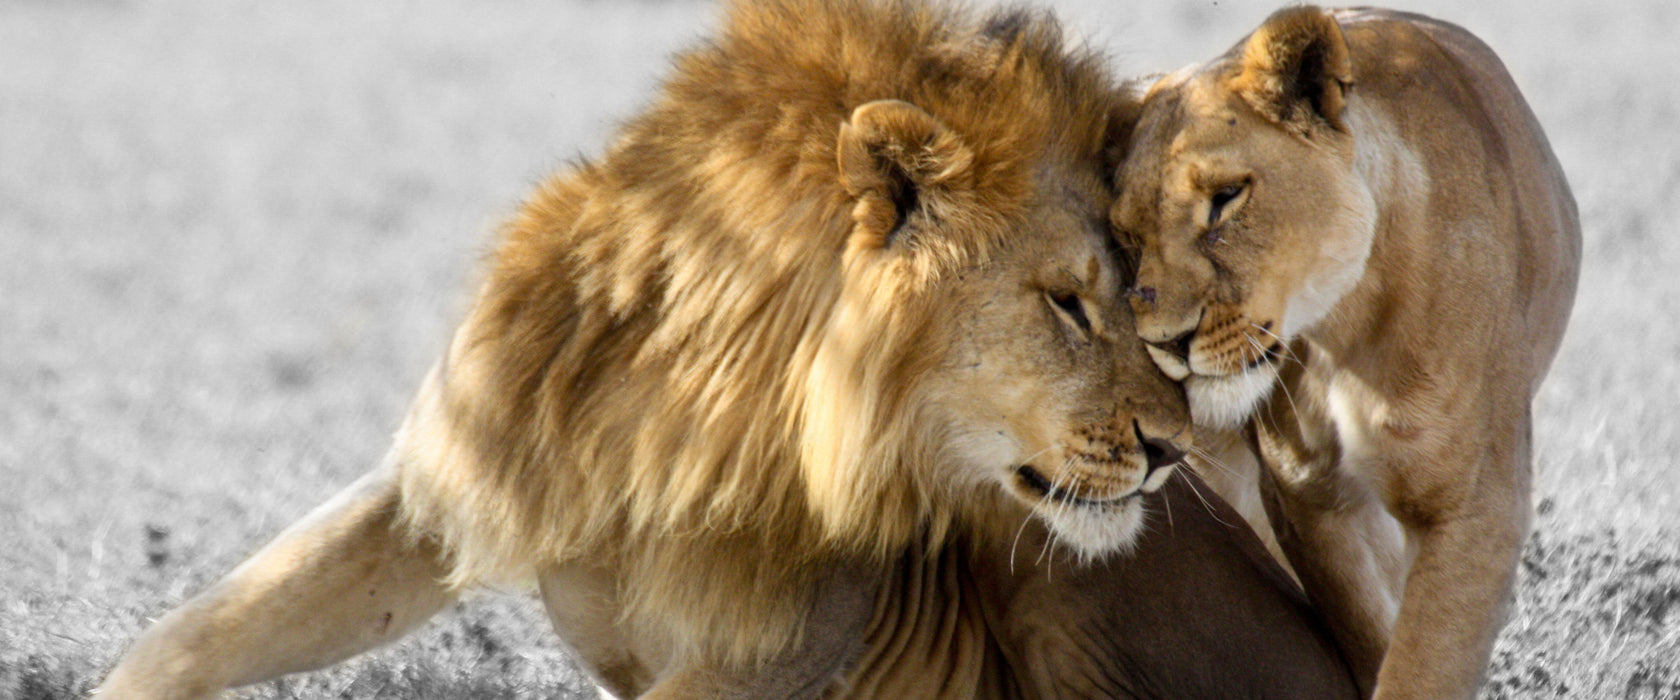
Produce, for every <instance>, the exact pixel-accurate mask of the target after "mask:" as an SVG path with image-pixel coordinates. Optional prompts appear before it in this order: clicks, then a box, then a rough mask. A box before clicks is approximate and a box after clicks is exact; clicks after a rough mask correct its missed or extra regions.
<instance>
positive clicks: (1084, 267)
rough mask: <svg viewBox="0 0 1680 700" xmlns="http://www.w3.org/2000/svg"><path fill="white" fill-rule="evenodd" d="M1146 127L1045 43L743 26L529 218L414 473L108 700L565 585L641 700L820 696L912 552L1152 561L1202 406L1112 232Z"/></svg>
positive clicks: (452, 373) (986, 25)
mask: <svg viewBox="0 0 1680 700" xmlns="http://www.w3.org/2000/svg"><path fill="white" fill-rule="evenodd" d="M1120 94H1121V93H1120V92H1118V91H1117V90H1116V89H1115V88H1114V85H1113V83H1112V81H1111V80H1110V79H1109V77H1108V75H1107V73H1106V69H1105V68H1104V65H1103V62H1102V60H1101V59H1100V57H1099V56H1097V55H1095V54H1094V53H1091V52H1087V51H1083V50H1079V49H1073V48H1069V47H1068V46H1067V45H1066V44H1065V43H1064V42H1063V41H1062V40H1061V38H1060V34H1059V33H1058V32H1057V31H1056V29H1055V26H1054V24H1053V23H1051V22H1050V21H1049V20H1047V19H1045V18H1042V17H1039V16H1037V15H1033V14H1031V13H1027V14H1013V15H1010V14H1005V15H1000V16H997V17H994V18H992V19H991V20H986V21H978V20H976V19H973V18H969V17H968V16H966V15H964V14H962V12H961V11H959V10H958V9H956V8H950V7H944V6H937V5H927V6H924V5H915V4H909V3H898V2H873V1H869V0H824V1H822V2H795V1H794V0H773V1H769V2H745V1H742V2H736V3H734V4H733V5H732V6H731V9H730V11H729V12H728V19H727V21H726V24H725V27H724V28H723V30H722V31H721V35H720V36H719V37H718V38H717V39H716V40H714V41H713V42H711V43H709V44H706V45H703V46H701V47H699V48H696V49H694V50H691V51H689V52H687V53H685V54H682V55H680V56H679V57H678V58H677V59H676V60H675V66H674V76H673V77H671V78H670V79H669V80H668V81H667V82H666V83H665V84H664V86H663V89H662V91H661V93H660V95H659V97H658V98H657V99H656V101H655V102H654V103H653V104H652V105H651V106H650V107H649V109H648V110H647V112H646V113H644V114H643V115H642V116H640V117H638V118H636V119H634V120H633V121H631V122H630V123H628V124H627V125H626V126H625V128H624V130H623V131H622V133H621V135H620V137H619V138H618V139H617V141H616V142H615V143H614V144H613V145H612V146H611V147H610V148H609V149H608V150H607V151H606V153H605V154H604V155H602V156H601V157H600V158H599V159H598V160H596V161H594V162H587V163H582V164H579V165H577V166H576V167H573V168H570V169H569V170H567V171H566V172H563V173H561V174H559V175H557V176H555V177H553V178H551V179H549V180H547V181H546V182H544V183H543V184H541V185H540V186H539V187H538V188H537V190H536V191H535V193H533V194H532V195H531V196H530V197H529V199H528V200H527V201H526V202H525V203H524V205H523V206H522V207H521V208H520V209H519V211H518V212H517V214H516V215H514V216H513V218H512V220H511V221H510V222H509V223H508V224H506V226H505V227H504V228H503V230H502V231H501V232H500V237H499V241H498V243H497V244H496V245H495V248H494V252H493V254H492V256H491V260H490V261H489V262H488V264H487V271H486V273H485V279H484V281H483V283H482V285H481V287H480V289H479V291H478V293H477V296H476V299H475V301H474V302H473V305H472V307H471V309H470V311H469V312H468V313H467V315H466V317H465V319H464V320H463V322H462V324H461V325H460V327H459V329H458V330H457V331H456V333H455V335H454V337H453V340H452V342H451V344H450V345H449V347H448V349H447V350H446V353H445V356H444V357H443V359H442V360H441V361H440V362H439V363H438V364H437V365H436V366H435V367H434V368H433V370H432V371H431V373H430V374H429V375H428V377H427V379H426V380H425V382H424V384H423V386H422V388H421V390H420V391H419V394H418V396H417V398H416V399H415V401H414V403H413V404H412V407H411V408H410V410H409V413H408V414H407V416H406V418H405V420H404V422H403V425H402V427H401V428H400V430H399V431H398V433H397V435H396V436H395V441H394V445H393V447H392V448H391V450H390V452H389V453H388V456H387V458H386V459H385V461H384V462H383V463H382V464H381V465H380V466H379V467H378V468H376V469H375V470H373V471H372V472H370V473H369V474H368V475H366V476H364V477H363V478H362V479H360V480H359V481H358V482H356V483H355V484H354V485H352V486H350V487H349V488H347V489H346V490H345V491H343V492H342V493H340V494H339V495H337V496H335V497H334V498H333V499H331V500H330V501H329V502H327V503H326V504H324V505H322V506H320V507H319V508H317V509H316V510H315V511H313V512H312V513H310V514H309V515H308V516H306V517H305V518H304V519H303V520H301V521H300V522H298V523H296V524H294V525H292V526H291V527H289V528H288V529H287V530H286V531H285V532H283V533H282V534H281V535H280V536H279V537H278V538H277V539H276V540H275V541H274V542H273V543H271V544H269V545H267V546H266V547H265V548H263V549H262V550H260V551H259V552H257V553H256V554H255V555H253V557H252V558H251V559H249V560H248V561H246V562H245V563H243V564H241V565H240V566H239V567H238V568H236V569H235V570H234V571H233V572H231V573H230V574H229V575H228V576H227V577H226V578H224V579H222V580H221V581H219V582H217V583H216V584H214V585H213V586H212V587H211V588H209V589H208V590H206V591H205V592H203V593H201V594H199V595H198V596H197V597H195V598H193V599H191V600H189V601H187V602H186V603H185V604H184V605H182V606H181V607H180V608H179V609H177V610H175V611H173V612H171V613H170V614H168V615H167V616H165V617H164V618H162V619H161V620H159V621H158V622H157V624H156V625H155V626H153V627H152V628H151V629H150V630H148V631H147V632H146V633H144V634H143V635H142V637H141V638H140V639H138V640H137V641H136V642H135V644H134V645H133V647H132V648H131V649H130V650H129V651H128V653H127V654H126V655H125V657H124V658H123V660H122V661H120V662H119V664H118V666H117V667H116V668H115V669H114V670H113V671H112V672H111V674H110V675H109V677H108V678H107V680H106V682H105V684H104V690H103V693H104V694H105V696H107V697H118V698H137V697H205V696H211V695H214V694H216V693H217V692H219V691H220V690H221V689H223V688H227V687H230V686H235V685H240V684H246V683H250V682H254V681H257V680H261V679H264V678H269V677H273V676H276V675H279V674H283V673H288V672H293V671H297V670H302V669H307V668H314V667H319V666H322V665H326V664H329V663H333V662H335V661H338V660H340V659H343V658H346V657H348V656H350V655H353V654H356V653H359V652H361V651H363V650H365V649H368V648H371V647H373V646H375V645H378V644H382V643H384V642H387V641H390V640H392V639H394V638H396V637H399V636H401V635H402V634H404V633H405V632H407V631H408V630H410V629H413V628H414V627H415V626H416V625H418V624H419V623H421V622H422V621H424V620H426V619H427V618H429V617H430V616H431V615H432V614H433V613H434V612H435V611H437V610H438V609H440V608H441V607H442V606H444V605H446V604H448V603H449V602H450V601H452V600H453V599H455V597H456V596H457V595H459V594H460V593H461V592H462V591H465V590H468V589H471V588H473V587H476V586H480V585H484V584H488V583H496V582H505V581H515V582H517V581H522V580H531V579H534V580H535V581H536V582H537V585H538V587H539V588H540V591H541V594H542V597H543V600H544V602H545V604H546V606H547V608H548V610H549V612H550V616H551V618H552V622H553V624H554V626H555V628H556V630H557V631H558V632H559V633H560V636H561V637H562V638H563V639H564V640H565V641H566V642H567V644H568V645H570V646H571V647H572V648H573V650H574V651H575V652H576V654H577V656H578V657H579V658H580V659H581V660H582V661H583V663H584V665H585V666H586V667H587V668H588V670H589V671H590V672H591V673H592V674H593V676H594V677H595V678H596V679H597V681H598V682H599V683H600V684H601V685H602V686H603V687H604V688H605V689H606V690H608V691H610V692H611V693H614V694H617V695H621V696H641V697H717V696H753V697H789V696H791V697H811V696H815V695H820V694H823V693H827V692H829V689H830V688H831V687H833V686H835V684H836V683H840V684H842V686H843V685H844V683H845V681H846V678H845V677H844V676H845V674H843V673H842V671H845V672H846V673H850V674H851V676H850V678H852V679H858V678H863V677H864V676H866V675H868V673H869V669H868V668H867V664H865V665H864V666H857V667H854V666H853V661H854V660H856V659H860V658H864V657H865V656H866V655H867V654H868V653H869V649H868V648H867V645H866V644H865V641H866V640H869V639H878V638H879V636H878V635H877V634H876V633H877V632H880V627H879V625H876V626H875V627H873V628H872V627H871V622H872V621H874V620H881V619H890V618H891V616H892V614H893V612H892V611H893V610H895V609H897V608H895V607H894V606H896V605H897V604H898V602H899V601H902V600H905V599H904V598H899V597H897V596H899V595H900V594H902V593H903V591H901V590H899V589H898V588H895V587H894V586H891V585H886V584H884V583H883V581H885V580H886V579H887V578H889V577H890V574H891V572H892V571H894V570H895V567H898V566H900V563H901V562H902V561H903V560H904V557H905V556H914V557H915V558H914V559H913V561H921V560H922V559H923V558H927V559H934V558H937V557H938V556H941V553H942V552H945V551H946V549H945V545H946V544H947V543H948V542H951V541H956V540H957V539H958V538H962V537H966V536H970V535H971V534H973V533H994V534H993V535H991V536H992V537H993V538H994V540H995V538H1001V537H1003V536H1007V535H1008V534H1012V533H1017V532H1020V531H1021V527H1022V525H1023V523H1024V522H1037V523H1040V524H1042V526H1043V527H1044V528H1045V531H1046V533H1048V538H1049V540H1050V541H1052V542H1053V543H1054V545H1055V546H1059V547H1062V548H1063V549H1064V551H1067V552H1072V553H1074V554H1075V555H1076V556H1075V559H1076V560H1082V561H1097V560H1099V559H1101V558H1102V557H1103V556H1104V555H1106V554H1109V553H1113V552H1118V551H1123V550H1125V549H1126V548H1127V547H1128V545H1130V544H1131V543H1132V542H1133V541H1134V540H1135V539H1136V538H1137V536H1138V534H1139V532H1140V530H1141V527H1142V524H1143V522H1144V520H1145V511H1146V507H1145V505H1144V503H1143V501H1144V498H1143V497H1144V496H1145V495H1147V494H1150V493H1152V492H1155V491H1157V490H1159V489H1160V488H1161V487H1162V485H1163V484H1164V483H1165V482H1166V481H1167V480H1168V479H1169V478H1170V477H1171V476H1172V474H1173V465H1174V464H1175V463H1176V462H1177V461H1178V458H1179V455H1181V454H1182V453H1183V450H1184V449H1185V447H1186V445H1187V441H1188V432H1187V430H1186V427H1187V424H1188V413H1187V409H1186V407H1185V404H1184V398H1183V393H1182V390H1181V389H1180V388H1179V387H1177V386H1176V385H1175V384H1174V383H1172V382H1171V381H1170V380H1168V379H1167V378H1166V377H1164V376H1162V375H1161V373H1160V372H1159V371H1158V370H1157V369H1156V368H1155V367H1154V364H1153V362H1152V361H1151V360H1150V358H1149V356H1148V354H1147V352H1146V351H1145V350H1144V348H1143V345H1142V343H1141V341H1139V340H1138V338H1137V329H1136V328H1135V327H1134V325H1133V320H1132V315H1131V312H1130V310H1129V309H1128V308H1127V306H1126V303H1125V302H1124V298H1123V296H1122V295H1121V291H1122V289H1123V287H1124V286H1125V282H1126V280H1125V279H1123V270H1122V262H1121V258H1120V256H1119V255H1118V251H1117V249H1116V247H1115V245H1114V242H1113V240H1112V237H1111V236H1110V235H1109V234H1108V231H1107V225H1106V211H1107V209H1108V207H1109V205H1110V203H1111V201H1112V199H1113V190H1112V183H1111V180H1110V177H1111V171H1112V169H1113V168H1114V166H1115V163H1114V161H1113V155H1114V149H1113V148H1112V146H1113V144H1114V143H1116V142H1117V139H1118V136H1117V133H1118V130H1120V129H1122V128H1124V127H1125V126H1126V125H1128V124H1129V122H1128V119H1129V116H1130V115H1132V114H1133V112H1134V108H1135V103H1131V102H1128V101H1127V100H1125V99H1123V98H1121V97H1119V95H1120ZM996 533H1002V534H996ZM975 536H980V535H975ZM994 540H988V541H989V542H990V541H994ZM1046 546H1050V545H1046ZM917 552H920V553H921V554H916V555H907V554H906V553H917ZM871 630H874V631H873V632H872V631H871ZM888 636H889V637H890V636H891V635H890V634H889V635H888Z"/></svg>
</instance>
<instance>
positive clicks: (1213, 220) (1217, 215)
mask: <svg viewBox="0 0 1680 700" xmlns="http://www.w3.org/2000/svg"><path fill="white" fill-rule="evenodd" d="M1244 187H1245V185H1243V184H1235V185H1226V186H1224V187H1221V188H1219V189H1218V190H1216V191H1214V193H1213V199H1212V200H1211V201H1209V203H1208V220H1207V225H1208V226H1209V227H1213V226H1217V225H1219V223H1220V220H1221V219H1222V218H1223V217H1224V214H1225V207H1227V206H1229V205H1230V204H1231V202H1234V201H1236V200H1237V197H1239V196H1241V195H1242V193H1243V188H1244Z"/></svg>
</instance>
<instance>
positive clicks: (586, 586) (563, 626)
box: [537, 566, 660, 698]
mask: <svg viewBox="0 0 1680 700" xmlns="http://www.w3.org/2000/svg"><path fill="white" fill-rule="evenodd" d="M537 584H538V586H539V588H540V589H541V590H542V597H543V605H544V607H546V608H547V609H548V618H549V621H550V622H551V623H552V624H553V625H554V631H555V632H556V633H558V634H559V635H560V639H561V640H563V641H564V642H565V643H566V645H567V646H569V647H571V651H572V653H573V654H574V655H576V656H577V658H578V660H579V661H580V662H582V664H583V666H584V667H585V670H587V671H588V672H589V674H590V675H591V676H593V677H594V679H595V682H596V683H597V685H598V690H599V691H600V692H601V693H602V694H603V695H606V696H610V697H619V698H629V697H635V696H636V695H637V691H638V690H639V689H641V688H645V687H647V686H648V685H650V684H651V683H652V682H653V673H652V672H651V670H650V669H649V666H650V665H658V664H659V663H660V662H659V661H654V660H646V659H640V658H638V655H637V654H636V651H635V645H634V643H633V642H632V640H631V639H630V638H629V635H627V634H626V633H625V632H624V630H623V629H622V627H621V619H620V613H622V612H623V611H624V606H623V603H622V601H620V600H619V594H618V589H619V583H618V580H617V578H616V577H614V576H613V575H612V572H610V571H607V570H605V569H603V568H600V567H593V566H554V567H546V568H544V569H542V570H541V571H539V572H538V574H537Z"/></svg>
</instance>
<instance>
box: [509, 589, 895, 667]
mask: <svg viewBox="0 0 1680 700" xmlns="http://www.w3.org/2000/svg"><path fill="white" fill-rule="evenodd" d="M883 578H885V574H884V573H883V571H882V569H881V567H880V565H877V564H871V563H866V562H852V561H835V562H833V563H832V565H830V566H827V567H824V575H823V576H822V578H821V579H820V580H818V581H815V582H813V584H812V585H814V586H815V589H814V590H813V591H811V594H812V595H811V608H810V610H809V612H808V614H807V615H806V617H805V623H806V627H805V630H804V632H805V633H804V634H803V635H801V636H800V637H799V642H798V643H797V644H796V645H794V646H793V647H792V648H789V649H786V650H784V651H783V652H782V653H781V654H780V655H778V656H776V657H774V658H771V659H768V660H765V661H763V662H760V663H757V664H752V665H749V666H746V667H742V666H735V665H730V664H725V663H720V662H711V661H707V660H706V659H704V658H697V655H695V654H689V653H685V652H684V650H680V649H670V648H668V647H667V646H664V645H662V644H659V645H655V646H653V647H650V646H648V645H645V644H641V643H639V642H641V641H645V640H640V639H638V638H637V637H636V636H635V635H634V634H633V633H632V632H631V631H630V630H629V629H628V628H627V627H626V625H625V621H624V619H623V616H622V614H621V613H622V612H623V608H622V602H621V601H620V599H619V597H618V592H617V591H618V590H619V581H618V580H617V579H616V578H615V577H614V576H613V575H612V574H611V572H609V571H606V570H603V569H601V568H598V567H590V566H554V567H547V568H544V569H543V570H542V571H540V572H539V574H538V581H539V583H540V584H541V587H542V594H543V603H544V605H546V606H547V607H548V612H549V617H550V619H551V620H552V621H553V623H554V628H555V631H556V632H558V633H559V634H560V636H561V637H562V638H563V639H564V640H565V641H566V643H567V644H568V645H570V646H571V647H572V649H573V651H575V652H576V653H577V654H578V656H579V657H580V660H581V661H583V663H584V664H585V665H587V666H589V667H590V668H589V669H588V670H589V671H590V673H591V674H592V675H593V676H594V677H595V678H596V680H597V682H598V683H599V684H600V686H599V690H600V691H602V693H603V694H610V695H612V696H617V697H623V698H629V697H637V698H642V699H643V700H650V699H658V698H665V699H685V700H686V699H694V700H698V699H700V698H739V699H742V700H752V699H756V698H763V699H765V700H771V699H776V700H783V699H788V700H792V699H798V698H813V699H814V698H820V697H825V696H826V694H827V692H828V691H829V689H830V688H831V687H833V686H834V685H835V684H836V683H838V682H840V681H841V677H842V674H843V673H844V672H845V671H847V670H848V669H849V668H850V667H851V666H852V665H853V664H855V663H856V661H857V660H858V658H859V657H860V656H861V655H862V653H863V650H864V646H865V640H866V636H867V634H868V632H869V628H870V623H871V621H872V619H873V617H874V615H875V612H876V603H877V600H876V596H877V594H878V593H879V591H880V590H881V581H882V580H883ZM742 604H743V605H751V604H753V603H752V602H751V601H742ZM660 639H661V640H664V641H668V640H665V638H664V637H663V636H662V635H661V636H660Z"/></svg>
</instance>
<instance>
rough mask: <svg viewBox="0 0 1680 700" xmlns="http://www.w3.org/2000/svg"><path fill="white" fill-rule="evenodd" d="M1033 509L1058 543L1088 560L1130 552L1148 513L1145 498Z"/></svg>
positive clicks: (1041, 505) (1044, 506)
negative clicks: (1092, 504) (1144, 503)
mask: <svg viewBox="0 0 1680 700" xmlns="http://www.w3.org/2000/svg"><path fill="white" fill-rule="evenodd" d="M1033 510H1034V511H1035V512H1036V513H1037V514H1038V517H1039V519H1041V520H1043V521H1044V523H1045V524H1046V525H1048V526H1049V527H1050V530H1051V532H1053V533H1055V539H1056V542H1057V543H1059V544H1065V545H1069V546H1071V547H1072V548H1073V551H1074V552H1075V553H1076V554H1077V555H1078V556H1079V558H1080V559H1084V560H1091V559H1097V558H1100V557H1103V556H1105V555H1108V554H1113V553H1124V552H1126V551H1129V550H1130V549H1131V548H1132V546H1133V545H1135V544H1137V539H1138V536H1139V535H1141V534H1143V524H1144V520H1145V517H1144V516H1145V513H1146V509H1145V508H1144V505H1143V499H1141V498H1124V499H1121V500H1119V501H1115V502H1113V503H1105V504H1102V505H1096V506H1081V507H1071V508H1070V507H1067V506H1057V505H1056V504H1052V503H1043V504H1040V505H1038V506H1036V507H1035V508H1034V509H1033Z"/></svg>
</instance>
